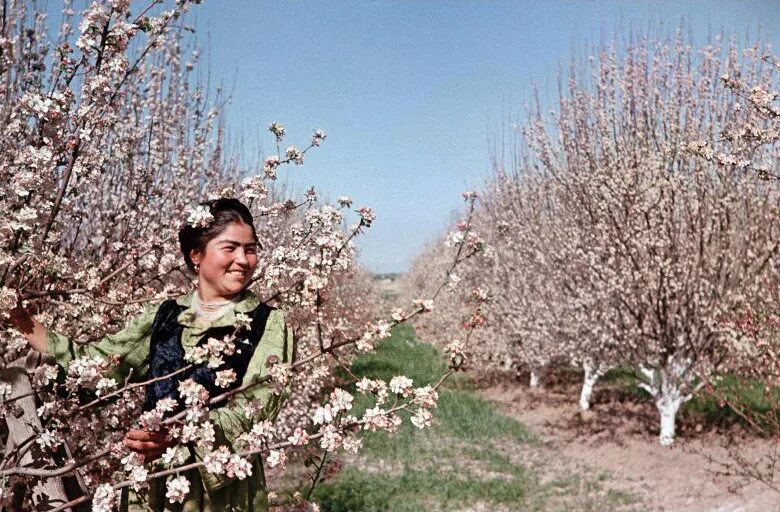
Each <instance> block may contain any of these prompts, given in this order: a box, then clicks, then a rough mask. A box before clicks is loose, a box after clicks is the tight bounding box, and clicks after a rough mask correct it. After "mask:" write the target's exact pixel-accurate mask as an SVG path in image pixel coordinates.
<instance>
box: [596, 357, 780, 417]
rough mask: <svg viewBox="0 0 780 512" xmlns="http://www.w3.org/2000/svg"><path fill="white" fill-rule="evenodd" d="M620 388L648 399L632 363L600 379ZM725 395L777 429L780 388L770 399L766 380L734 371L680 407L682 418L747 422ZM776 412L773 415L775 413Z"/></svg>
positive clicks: (635, 398)
mask: <svg viewBox="0 0 780 512" xmlns="http://www.w3.org/2000/svg"><path fill="white" fill-rule="evenodd" d="M601 382H602V383H604V384H610V385H612V386H615V387H616V388H618V389H619V390H620V393H621V394H622V395H623V396H625V397H627V398H629V399H632V400H637V401H641V400H647V401H650V400H652V398H651V397H650V394H649V393H647V392H646V391H644V390H643V389H641V388H640V387H639V386H637V382H638V380H637V378H636V376H635V375H634V373H633V372H632V371H631V369H630V368H629V367H620V368H616V369H613V370H611V371H609V372H608V373H607V374H606V375H605V376H604V377H603V378H602V380H601ZM718 396H723V397H725V398H726V399H727V400H728V401H729V402H731V403H734V404H739V405H740V407H741V408H742V410H743V411H744V412H745V413H746V415H748V416H749V417H750V418H752V419H753V421H755V422H756V423H757V424H759V425H763V426H765V427H769V428H770V430H771V429H774V430H776V429H777V428H778V427H779V426H780V414H778V413H780V411H778V410H777V406H778V405H780V388H775V389H774V390H773V394H772V397H771V399H769V398H768V397H767V396H766V395H765V393H764V384H763V383H761V382H759V381H756V380H751V379H743V378H738V377H736V376H734V375H724V376H722V377H721V378H720V379H719V380H718V381H717V382H716V383H715V384H714V386H713V392H710V393H708V392H705V391H700V392H699V393H697V394H696V395H695V396H694V397H693V398H692V399H691V400H689V401H688V402H686V403H684V404H683V405H682V407H681V408H680V413H679V420H680V421H681V422H688V423H701V424H703V425H708V426H718V427H728V426H731V425H735V424H739V425H743V426H745V425H746V424H747V422H746V421H745V419H744V418H743V417H742V416H740V415H739V414H737V413H736V412H735V411H734V410H733V409H732V408H730V407H728V406H725V405H724V404H722V403H721V401H720V400H719V399H718ZM773 404H774V407H773ZM773 415H774V419H773V418H772V416H773Z"/></svg>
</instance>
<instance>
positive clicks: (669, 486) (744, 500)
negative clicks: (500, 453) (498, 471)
mask: <svg viewBox="0 0 780 512" xmlns="http://www.w3.org/2000/svg"><path fill="white" fill-rule="evenodd" d="M482 394H483V395H484V396H486V397H487V398H489V399H490V400H492V401H494V402H495V403H496V404H497V405H498V407H499V408H500V409H501V410H502V411H503V412H504V413H505V414H507V415H509V416H511V417H514V418H516V419H517V420H518V421H520V422H522V423H523V424H525V425H527V426H528V427H529V428H531V429H532V430H533V432H534V433H535V434H536V436H537V437H538V438H539V440H540V441H541V443H540V444H541V447H540V450H541V453H531V454H529V453H525V454H515V455H516V456H518V457H530V458H531V459H537V460H534V461H532V463H534V465H536V466H537V467H539V468H540V469H542V470H543V474H546V475H548V477H550V478H554V477H555V475H556V474H560V473H565V472H572V471H573V472H577V473H585V474H590V475H591V476H594V477H598V476H599V475H602V474H603V475H604V476H605V480H604V481H605V483H606V484H608V487H610V488H612V489H614V490H617V491H622V492H626V493H629V494H631V495H633V496H635V497H636V498H637V499H638V502H637V503H634V504H633V505H632V506H631V507H630V509H632V510H647V511H653V512H660V511H665V512H671V511H674V512H773V511H778V512H780V493H777V492H775V491H772V490H769V489H767V488H766V487H765V486H763V485H761V484H758V483H755V482H754V483H750V484H748V485H745V486H743V487H741V488H740V489H739V490H737V491H733V492H732V491H730V490H729V488H730V487H732V488H733V487H736V486H737V485H738V483H739V479H738V478H737V477H734V476H719V475H718V474H716V472H717V471H718V470H719V469H720V470H721V472H722V470H723V468H722V466H719V465H718V464H717V463H714V462H711V461H708V460H707V457H706V456H705V453H706V454H709V455H710V457H712V458H714V459H716V460H719V461H726V460H729V457H728V450H727V449H726V448H724V447H723V446H722V445H723V444H724V443H725V439H726V438H725V436H723V435H722V434H717V433H710V432H702V429H701V426H700V425H698V426H687V425H686V426H685V427H687V432H683V433H682V434H681V436H680V437H679V438H678V440H677V442H676V444H675V446H674V447H673V448H662V447H661V446H660V445H659V444H658V441H657V437H656V431H655V422H656V421H657V419H656V416H655V412H654V408H653V406H652V404H649V403H646V404H642V403H630V402H617V401H615V400H613V399H611V398H610V397H608V396H607V397H605V396H604V394H606V395H609V393H608V392H607V393H602V396H601V397H599V396H598V395H597V396H596V400H595V403H594V406H593V409H592V411H591V412H590V413H588V414H586V415H585V417H584V418H583V416H582V415H580V414H579V413H578V409H577V406H576V402H575V400H576V398H577V396H578V390H577V388H576V385H575V386H571V385H570V386H556V388H554V389H551V390H540V391H532V390H530V388H528V387H526V386H522V385H519V384H517V385H513V384H493V385H491V386H489V387H486V388H484V389H483V390H482ZM600 400H601V401H600ZM736 446H737V450H738V451H739V453H740V454H741V455H742V456H744V457H748V458H750V457H752V458H757V457H760V456H761V455H762V454H765V453H769V450H773V449H774V445H773V444H770V443H769V442H767V441H756V440H743V441H741V442H740V443H739V444H738V445H736ZM776 481H778V484H780V478H778V479H776Z"/></svg>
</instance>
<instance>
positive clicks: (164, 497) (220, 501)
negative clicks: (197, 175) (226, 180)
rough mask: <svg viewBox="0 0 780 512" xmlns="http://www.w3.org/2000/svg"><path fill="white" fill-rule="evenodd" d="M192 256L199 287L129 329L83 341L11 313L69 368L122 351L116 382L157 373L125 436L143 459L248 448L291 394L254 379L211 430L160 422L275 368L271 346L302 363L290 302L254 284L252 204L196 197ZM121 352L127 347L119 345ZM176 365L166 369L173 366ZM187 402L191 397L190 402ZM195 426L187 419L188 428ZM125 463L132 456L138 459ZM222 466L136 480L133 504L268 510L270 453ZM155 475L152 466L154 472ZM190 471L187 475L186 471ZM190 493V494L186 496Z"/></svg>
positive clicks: (278, 356) (212, 415) (183, 241)
mask: <svg viewBox="0 0 780 512" xmlns="http://www.w3.org/2000/svg"><path fill="white" fill-rule="evenodd" d="M179 244H180V247H181V251H182V255H183V257H184V261H185V263H186V265H187V267H188V268H189V269H190V270H191V271H192V272H194V273H195V274H196V275H197V278H198V282H197V289H196V290H194V291H193V292H191V293H189V294H187V295H184V296H182V297H179V298H178V299H176V300H168V301H165V302H163V303H162V304H160V305H159V306H154V307H151V308H149V309H147V310H146V311H145V312H144V313H143V314H141V315H140V316H139V317H137V318H135V319H134V320H133V321H132V322H131V323H130V324H129V325H128V326H127V327H126V328H125V329H124V330H122V331H120V332H118V333H116V334H113V335H108V336H106V337H105V338H103V339H102V340H101V341H100V342H99V343H97V344H95V345H89V344H88V345H82V344H77V343H73V342H72V341H71V340H69V339H68V338H66V337H64V336H62V335H60V334H58V333H55V332H53V331H51V330H49V329H46V328H45V327H44V326H42V325H41V324H40V323H38V322H37V321H36V320H35V319H34V318H33V317H32V316H31V315H30V314H29V313H28V312H27V311H25V310H24V309H21V308H17V309H16V310H14V312H13V314H12V321H13V322H14V323H15V324H16V326H17V328H18V329H19V330H20V331H22V332H23V333H24V334H25V336H26V337H27V339H28V340H29V342H30V344H31V345H32V346H33V347H34V348H36V349H37V350H40V351H42V352H50V353H51V354H53V355H54V357H55V359H56V360H57V363H58V364H59V365H61V366H63V367H65V368H67V367H68V363H70V362H71V361H73V360H74V359H76V358H79V357H85V356H93V357H100V358H103V359H109V360H111V359H118V364H117V366H116V367H115V368H114V369H113V370H112V372H111V373H110V374H109V375H108V376H109V377H112V378H114V379H115V380H116V381H117V382H123V381H124V380H125V379H127V378H128V376H130V377H131V381H132V380H133V379H132V377H136V376H137V377H138V378H137V379H135V380H136V381H141V382H143V381H147V380H152V379H155V380H154V382H151V383H149V384H148V385H147V386H146V400H145V403H144V409H145V410H146V412H145V413H144V414H143V415H142V416H141V418H140V428H134V429H131V430H130V431H128V432H127V433H126V435H125V437H124V445H125V446H126V447H127V448H128V449H129V450H131V451H132V452H133V453H135V454H137V455H140V457H137V460H136V459H134V458H133V457H134V456H133V455H132V454H131V456H130V457H129V458H126V459H123V460H127V461H129V462H127V464H130V465H133V464H138V466H139V467H142V466H140V464H141V463H143V462H144V461H146V462H148V461H151V460H155V459H157V458H159V457H160V456H161V455H163V454H164V453H175V451H174V452H172V451H171V450H172V449H173V450H176V449H177V447H182V448H184V453H186V454H187V455H186V456H187V457H188V459H189V461H190V462H193V461H196V460H203V459H204V458H206V457H209V456H210V454H211V453H215V451H216V450H219V449H220V447H222V446H224V447H226V448H228V450H229V451H230V452H235V451H237V450H236V449H235V446H234V445H235V444H236V442H237V441H238V439H239V437H240V436H241V434H243V433H245V432H247V431H248V430H249V429H251V428H252V425H254V424H255V423H257V422H259V421H262V420H273V419H274V418H275V417H276V414H277V413H278V411H279V407H280V406H281V402H282V395H279V394H274V393H272V392H271V390H270V389H269V388H268V387H267V386H262V385H259V386H254V387H251V388H249V389H247V390H245V391H243V392H241V393H239V394H238V395H236V396H235V397H234V400H233V401H231V403H230V405H228V404H226V403H225V402H224V401H223V402H221V403H217V404H211V405H210V410H209V411H208V422H206V423H205V424H201V425H200V428H201V429H208V430H209V433H208V434H209V435H206V436H205V437H206V438H211V439H213V443H212V444H211V446H209V445H208V443H203V442H202V441H203V438H204V435H202V434H203V432H201V434H200V435H198V436H195V437H196V438H198V442H194V441H193V440H192V439H185V435H184V434H183V433H182V432H183V430H182V429H179V428H176V429H171V430H168V429H167V428H165V427H163V426H161V421H162V420H163V419H164V418H165V417H166V416H170V415H172V414H174V413H176V412H179V411H181V410H183V409H184V403H183V402H184V401H186V402H187V403H188V404H190V403H191V401H192V400H193V397H196V396H199V397H200V398H199V400H201V401H202V402H203V403H204V404H205V403H207V402H208V401H207V400H204V399H203V398H202V397H203V396H204V394H205V392H208V395H209V396H212V397H213V396H218V395H220V394H222V393H224V392H226V391H229V390H231V389H235V388H237V387H239V386H245V385H249V384H251V383H253V382H255V381H256V380H257V379H259V378H261V377H264V376H265V375H267V374H268V373H269V365H268V364H266V363H267V361H268V360H269V358H272V360H274V361H278V362H281V363H292V361H293V357H294V340H293V337H292V333H291V332H290V330H288V328H287V325H286V322H285V318H284V314H283V313H282V312H281V311H279V310H275V309H273V308H271V307H269V306H267V305H265V304H263V303H261V302H260V301H259V299H258V298H257V297H256V296H255V295H254V294H253V293H252V292H251V291H249V290H247V286H248V284H249V282H250V281H251V279H252V275H253V274H254V271H255V268H256V266H257V248H258V245H259V242H258V240H257V234H256V232H255V228H254V224H253V219H252V215H251V213H250V212H249V210H248V209H247V207H246V206H245V205H243V204H242V203H241V202H240V201H238V200H236V199H218V200H215V201H209V202H206V203H202V204H201V205H199V206H197V207H195V208H193V209H192V210H191V211H190V215H189V217H188V219H187V223H186V224H185V225H184V226H183V227H182V228H181V229H180V230H179ZM117 356H118V357H117ZM174 372H175V375H173V376H171V377H169V378H165V376H166V375H171V374H173V373H174ZM188 407H192V406H191V405H188ZM184 430H186V429H184ZM127 464H126V466H127ZM226 466H228V467H227V468H226V471H224V472H222V473H221V474H219V473H217V474H215V473H213V472H208V471H206V469H205V468H204V467H203V466H201V467H199V468H198V469H192V470H189V471H182V472H180V474H178V475H173V476H171V477H169V479H168V481H167V482H165V481H164V480H156V481H154V482H151V483H150V485H149V488H148V491H147V492H146V493H144V494H143V495H142V494H141V493H134V492H130V493H129V494H127V495H126V496H125V497H124V498H123V500H122V503H123V506H122V508H123V510H154V511H162V510H169V509H170V510H174V509H175V510H234V511H242V510H255V511H262V510H267V507H268V500H267V493H266V484H265V476H264V473H263V465H262V461H261V460H260V457H259V455H257V456H253V457H252V458H250V459H249V460H245V459H241V458H240V457H237V456H233V457H232V458H230V460H229V461H228V462H227V463H226ZM144 478H145V477H144ZM185 479H186V480H185ZM182 504H183V506H182Z"/></svg>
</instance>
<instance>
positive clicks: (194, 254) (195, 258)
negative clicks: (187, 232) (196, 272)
mask: <svg viewBox="0 0 780 512" xmlns="http://www.w3.org/2000/svg"><path fill="white" fill-rule="evenodd" d="M202 257H203V255H202V254H201V251H199V250H197V249H192V250H191V251H190V260H191V261H192V264H193V265H200V259H201V258H202Z"/></svg>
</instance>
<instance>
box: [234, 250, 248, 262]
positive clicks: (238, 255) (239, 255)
mask: <svg viewBox="0 0 780 512" xmlns="http://www.w3.org/2000/svg"><path fill="white" fill-rule="evenodd" d="M235 261H236V263H238V264H239V265H249V258H247V255H246V252H245V251H244V250H243V249H238V250H236V252H235Z"/></svg>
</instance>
